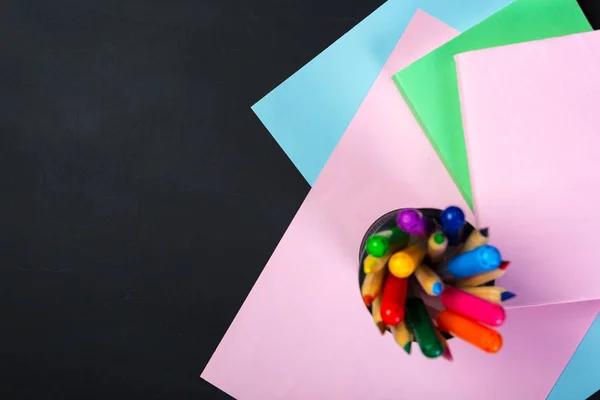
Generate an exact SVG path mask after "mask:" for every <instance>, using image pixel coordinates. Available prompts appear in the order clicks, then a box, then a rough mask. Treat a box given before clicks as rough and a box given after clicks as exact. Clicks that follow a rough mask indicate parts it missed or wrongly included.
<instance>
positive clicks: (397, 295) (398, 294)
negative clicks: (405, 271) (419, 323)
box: [381, 274, 408, 326]
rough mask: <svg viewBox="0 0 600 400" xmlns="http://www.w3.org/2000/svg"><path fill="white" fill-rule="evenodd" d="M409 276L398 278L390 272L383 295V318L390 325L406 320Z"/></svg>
mask: <svg viewBox="0 0 600 400" xmlns="http://www.w3.org/2000/svg"><path fill="white" fill-rule="evenodd" d="M407 290H408V278H398V277H396V276H394V275H392V274H388V277H387V279H386V280H385V284H384V286H383V294H382V296H381V319H382V320H383V323H384V324H386V325H388V326H396V325H398V324H399V323H400V322H402V321H403V320H404V305H405V304H406V292H407Z"/></svg>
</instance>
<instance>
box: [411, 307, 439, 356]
mask: <svg viewBox="0 0 600 400" xmlns="http://www.w3.org/2000/svg"><path fill="white" fill-rule="evenodd" d="M406 322H407V323H408V327H409V328H410V330H411V331H412V333H413V334H414V335H415V338H416V339H417V343H419V347H420V348H421V352H422V353H423V355H424V356H425V357H427V358H437V357H439V356H441V355H442V353H443V352H444V345H443V344H442V342H440V339H439V338H438V336H437V333H436V330H435V327H434V326H433V323H432V322H431V318H429V313H428V312H427V308H426V307H425V303H423V300H421V299H420V298H418V297H411V298H410V299H407V300H406Z"/></svg>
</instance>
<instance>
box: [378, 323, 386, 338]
mask: <svg viewBox="0 0 600 400" xmlns="http://www.w3.org/2000/svg"><path fill="white" fill-rule="evenodd" d="M377 328H379V332H381V334H382V335H385V331H386V330H387V329H386V327H385V324H384V323H383V322H378V323H377Z"/></svg>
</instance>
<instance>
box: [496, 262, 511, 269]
mask: <svg viewBox="0 0 600 400" xmlns="http://www.w3.org/2000/svg"><path fill="white" fill-rule="evenodd" d="M509 265H510V261H502V264H500V266H499V267H498V268H500V269H501V270H503V271H504V270H505V269H506V268H508V266H509Z"/></svg>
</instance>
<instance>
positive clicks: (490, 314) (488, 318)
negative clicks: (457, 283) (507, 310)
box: [440, 287, 505, 326]
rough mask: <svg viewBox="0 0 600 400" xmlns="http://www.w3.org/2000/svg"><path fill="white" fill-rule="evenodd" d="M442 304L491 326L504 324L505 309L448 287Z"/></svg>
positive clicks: (442, 295) (443, 295)
mask: <svg viewBox="0 0 600 400" xmlns="http://www.w3.org/2000/svg"><path fill="white" fill-rule="evenodd" d="M440 298H441V300H442V304H443V305H444V306H445V307H446V308H449V309H450V310H452V311H454V312H456V313H458V314H462V315H463V316H465V317H468V318H471V319H474V320H477V321H479V322H481V323H484V324H486V325H489V326H500V325H502V323H503V322H504V318H505V314H504V308H502V306H500V305H498V304H494V303H490V302H489V301H486V300H483V299H482V298H479V297H477V296H473V295H472V294H470V293H467V292H463V291H462V290H460V289H456V288H454V287H447V288H446V289H445V290H444V291H443V292H442V294H441V296H440Z"/></svg>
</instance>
